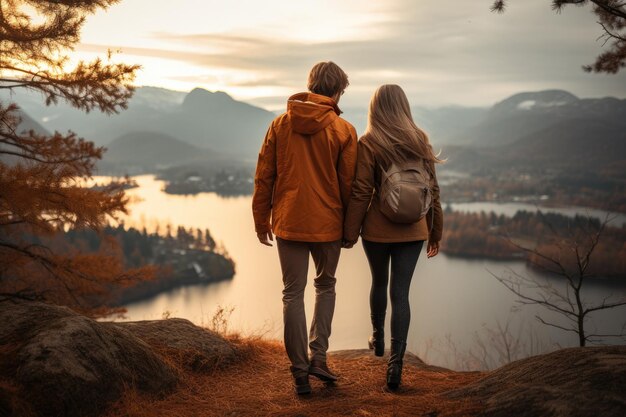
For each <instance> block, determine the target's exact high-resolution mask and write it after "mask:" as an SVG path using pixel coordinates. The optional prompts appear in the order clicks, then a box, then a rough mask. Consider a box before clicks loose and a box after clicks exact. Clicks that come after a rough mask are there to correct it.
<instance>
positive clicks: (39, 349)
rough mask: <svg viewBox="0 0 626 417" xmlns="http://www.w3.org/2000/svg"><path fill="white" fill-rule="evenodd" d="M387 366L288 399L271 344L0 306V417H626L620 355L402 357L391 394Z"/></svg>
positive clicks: (9, 302) (343, 366)
mask: <svg viewBox="0 0 626 417" xmlns="http://www.w3.org/2000/svg"><path fill="white" fill-rule="evenodd" d="M385 359H386V358H376V357H374V356H373V355H372V354H371V353H370V352H369V351H366V350H349V351H342V352H334V353H332V354H331V355H330V357H329V364H330V366H331V368H332V369H333V370H335V371H336V372H337V373H338V374H339V375H340V379H339V381H338V382H337V383H336V384H335V385H330V386H327V385H324V384H322V383H321V382H319V381H317V380H313V381H312V383H313V393H312V394H311V395H310V396H307V397H297V396H296V395H295V394H294V393H293V390H292V387H291V379H290V375H289V371H288V362H287V358H286V355H285V352H284V348H283V346H282V345H281V344H280V343H279V342H276V341H268V340H263V339H259V338H241V337H236V336H228V337H223V336H221V335H220V334H217V333H215V332H212V331H210V330H206V329H203V328H200V327H197V326H195V325H193V324H192V323H191V322H189V321H187V320H183V319H167V320H154V321H139V322H125V323H119V322H100V321H94V320H91V319H89V318H87V317H85V316H82V315H79V314H77V313H75V312H73V311H72V310H70V309H68V308H65V307H56V306H51V305H47V304H43V303H37V302H32V301H20V300H15V299H7V298H2V297H0V416H3V417H4V416H16V417H18V416H19V417H33V416H67V417H102V416H104V417H147V416H150V417H159V416H161V417H196V416H197V417H200V416H202V417H204V416H250V415H251V416H264V415H272V416H335V415H339V416H341V415H344V416H348V415H349V416H353V415H356V416H376V417H379V416H380V417H382V416H429V417H434V416H474V415H481V416H493V417H496V416H498V417H499V416H553V417H561V416H562V417H578V416H580V417H582V416H589V415H598V416H603V417H612V416H615V417H618V416H619V417H623V416H624V415H626V395H624V393H625V392H626V346H602V347H588V348H570V349H561V350H559V351H556V352H553V353H549V354H546V355H539V356H534V357H530V358H527V359H523V360H520V361H516V362H513V363H511V364H509V365H506V366H504V367H502V368H499V369H497V370H494V371H490V372H455V371H451V370H448V369H444V368H438V367H434V366H429V365H427V364H425V363H424V362H422V361H421V360H420V359H419V358H417V357H416V356H414V355H411V354H407V356H406V361H405V362H406V367H405V373H404V378H403V385H402V388H401V389H400V390H399V391H398V392H396V393H391V392H388V391H386V390H385V389H384V373H385Z"/></svg>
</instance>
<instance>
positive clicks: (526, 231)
mask: <svg viewBox="0 0 626 417" xmlns="http://www.w3.org/2000/svg"><path fill="white" fill-rule="evenodd" d="M444 219H445V227H444V232H443V238H442V251H443V252H444V253H446V254H448V255H452V256H464V257H470V258H489V259H499V260H516V259H517V260H519V259H523V260H526V261H527V262H528V263H529V264H530V265H532V266H535V267H538V268H540V269H543V268H542V267H547V265H546V264H545V262H544V261H545V260H542V259H541V257H540V256H539V255H538V254H537V253H535V252H539V253H540V254H543V255H546V256H554V257H557V258H558V257H559V256H561V257H567V256H569V254H570V253H571V252H573V251H576V250H577V249H578V250H579V251H581V252H582V251H584V250H587V249H588V245H589V241H588V238H589V237H593V236H596V235H598V236H600V239H598V242H597V246H596V247H595V248H594V251H593V257H592V258H591V260H590V263H589V268H590V271H591V272H592V273H593V274H594V275H596V276H598V277H602V278H620V279H624V278H626V245H624V242H626V228H625V227H624V226H622V227H613V226H610V225H607V224H604V222H603V221H600V220H598V219H592V218H588V217H585V216H576V217H574V218H571V217H567V216H564V215H561V214H556V213H543V212H540V211H539V212H527V211H518V212H517V213H516V214H515V215H514V216H513V217H507V216H504V215H496V214H495V213H493V212H491V213H485V212H481V213H466V212H455V211H451V210H449V209H447V210H446V211H445V214H444ZM572 242H574V244H577V245H578V248H577V247H571V245H572ZM568 262H570V261H568ZM570 263H572V265H571V267H572V268H575V267H577V266H576V265H573V263H575V260H574V259H572V260H571V262H570ZM546 269H549V268H546Z"/></svg>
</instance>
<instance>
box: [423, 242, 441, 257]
mask: <svg viewBox="0 0 626 417" xmlns="http://www.w3.org/2000/svg"><path fill="white" fill-rule="evenodd" d="M438 253H439V242H431V241H428V247H427V248H426V255H427V256H428V257H429V258H432V257H433V256H437V254H438Z"/></svg>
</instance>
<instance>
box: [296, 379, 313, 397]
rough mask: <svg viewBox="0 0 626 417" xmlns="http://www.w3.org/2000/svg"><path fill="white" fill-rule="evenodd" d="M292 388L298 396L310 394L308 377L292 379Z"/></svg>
mask: <svg viewBox="0 0 626 417" xmlns="http://www.w3.org/2000/svg"><path fill="white" fill-rule="evenodd" d="M293 388H294V390H295V391H296V394H298V395H306V394H310V393H311V384H309V376H308V375H305V376H299V377H294V378H293Z"/></svg>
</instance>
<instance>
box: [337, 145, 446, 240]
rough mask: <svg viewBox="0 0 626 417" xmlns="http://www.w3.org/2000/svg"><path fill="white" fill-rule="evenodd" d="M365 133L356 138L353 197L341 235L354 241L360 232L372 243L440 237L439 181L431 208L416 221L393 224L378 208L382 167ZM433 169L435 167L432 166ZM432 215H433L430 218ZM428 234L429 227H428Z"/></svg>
mask: <svg viewBox="0 0 626 417" xmlns="http://www.w3.org/2000/svg"><path fill="white" fill-rule="evenodd" d="M368 140H369V139H368V136H367V135H366V136H363V137H362V138H361V140H359V145H358V157H357V169H356V178H355V179H354V183H353V184H352V196H351V198H350V204H349V205H348V212H347V214H346V219H345V222H344V234H343V238H344V239H345V240H346V241H348V242H351V243H354V242H356V241H357V240H358V238H359V232H360V233H361V236H362V237H363V239H365V240H370V241H373V242H411V241H414V240H431V241H433V242H438V241H439V240H441V232H442V229H443V215H442V211H441V203H440V202H439V184H438V183H437V177H436V176H435V178H434V182H433V207H432V208H431V209H430V211H429V212H428V214H427V215H426V216H425V217H424V218H422V219H420V220H419V221H418V222H416V223H412V224H401V223H394V222H392V221H390V220H388V219H387V217H385V215H384V214H382V212H381V211H380V201H379V198H378V187H379V184H380V178H381V167H380V164H379V163H378V162H377V161H376V157H375V155H374V151H373V150H372V148H371V147H370V146H369V145H368ZM432 169H433V172H434V166H432ZM433 216H434V217H433ZM431 225H432V230H431V231H430V235H429V229H430V228H431Z"/></svg>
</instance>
